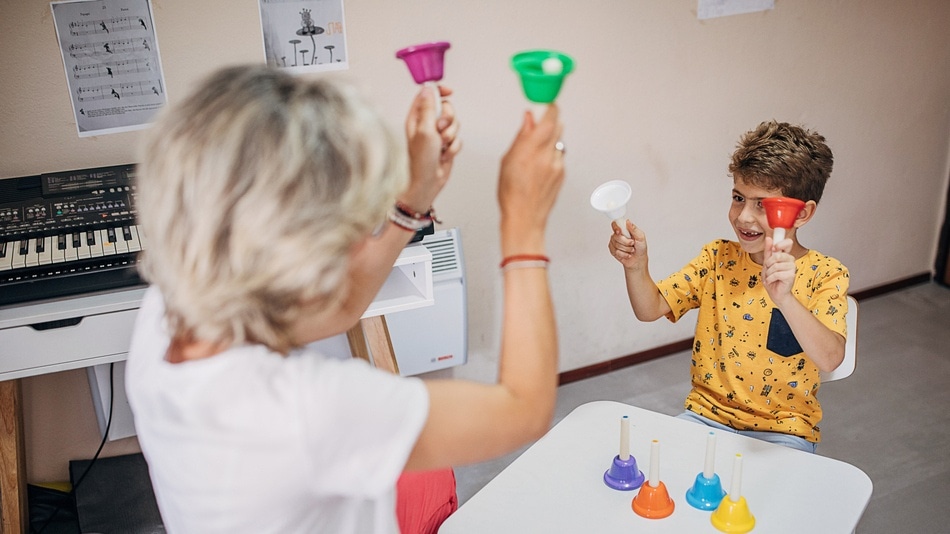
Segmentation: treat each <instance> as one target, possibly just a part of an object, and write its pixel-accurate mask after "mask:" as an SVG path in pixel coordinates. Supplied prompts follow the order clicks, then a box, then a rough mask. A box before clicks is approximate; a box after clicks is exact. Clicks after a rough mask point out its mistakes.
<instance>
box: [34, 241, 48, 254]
mask: <svg viewBox="0 0 950 534" xmlns="http://www.w3.org/2000/svg"><path fill="white" fill-rule="evenodd" d="M45 250H46V240H45V239H43V238H42V237H37V238H36V253H37V254H41V253H43V252H44V251H45Z"/></svg>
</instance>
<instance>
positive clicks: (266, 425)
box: [125, 287, 429, 534]
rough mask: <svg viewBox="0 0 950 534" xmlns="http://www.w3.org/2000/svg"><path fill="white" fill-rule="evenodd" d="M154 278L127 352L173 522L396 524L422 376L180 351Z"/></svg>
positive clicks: (182, 529) (304, 357)
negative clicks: (185, 356)
mask: <svg viewBox="0 0 950 534" xmlns="http://www.w3.org/2000/svg"><path fill="white" fill-rule="evenodd" d="M163 316H164V306H163V303H162V298H161V295H160V293H159V292H158V290H157V289H156V288H154V287H153V288H150V289H149V290H148V291H147V292H146V296H145V299H144V301H143V303H142V306H141V308H140V310H139V315H138V319H137V322H136V326H135V332H134V334H133V337H132V346H131V349H130V351H129V357H128V362H127V364H126V377H125V379H126V382H125V383H126V389H127V395H128V398H129V403H130V405H131V407H132V411H133V414H134V416H135V427H136V431H137V433H138V438H139V444H140V446H141V448H142V452H143V454H144V455H145V458H146V460H147V461H148V465H149V474H150V476H151V479H152V485H153V487H154V489H155V495H156V499H157V501H158V505H159V509H160V510H161V513H162V519H163V522H164V523H165V526H166V528H167V529H168V531H169V532H171V533H202V534H208V533H216V532H227V533H241V532H249V533H250V532H252V533H255V534H261V533H267V532H273V533H281V534H284V533H291V532H333V533H349V532H360V533H363V532H366V533H390V532H398V526H397V522H396V512H395V490H394V488H395V484H396V480H397V479H398V477H399V475H400V473H401V471H402V468H403V466H404V465H405V462H406V459H407V458H408V456H409V453H410V451H411V450H412V447H413V445H414V444H415V442H416V439H417V438H418V435H419V433H420V432H421V430H422V425H423V424H424V422H425V419H426V417H427V414H428V403H429V400H428V394H427V392H426V389H425V386H424V385H423V383H422V381H421V380H419V379H414V378H400V377H397V376H394V375H391V374H389V373H386V372H383V371H379V370H376V369H374V368H372V367H371V366H369V365H368V364H366V363H365V362H364V361H362V360H359V359H352V360H340V359H335V358H329V357H325V356H322V355H321V354H318V353H316V352H314V351H313V350H312V349H303V350H300V351H297V352H295V353H293V354H291V355H289V356H287V357H283V356H281V355H279V354H276V353H273V352H271V351H270V350H269V349H267V348H266V347H263V346H259V345H248V346H241V347H236V348H233V349H230V350H228V351H226V352H223V353H220V354H217V355H215V356H213V357H210V358H206V359H203V360H195V361H188V362H183V363H176V364H172V363H169V362H167V361H166V360H165V353H166V350H167V347H168V343H169V337H168V333H167V332H166V330H165V328H164V317H163Z"/></svg>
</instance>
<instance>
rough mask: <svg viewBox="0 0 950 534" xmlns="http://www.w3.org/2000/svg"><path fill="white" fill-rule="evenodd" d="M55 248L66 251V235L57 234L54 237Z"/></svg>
mask: <svg viewBox="0 0 950 534" xmlns="http://www.w3.org/2000/svg"><path fill="white" fill-rule="evenodd" d="M56 248H58V249H59V250H66V234H59V235H58V236H56Z"/></svg>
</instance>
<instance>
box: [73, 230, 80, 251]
mask: <svg viewBox="0 0 950 534" xmlns="http://www.w3.org/2000/svg"><path fill="white" fill-rule="evenodd" d="M81 246H82V237H81V236H80V235H79V232H73V248H79V247H81Z"/></svg>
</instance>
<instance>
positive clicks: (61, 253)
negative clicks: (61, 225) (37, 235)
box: [52, 234, 70, 264]
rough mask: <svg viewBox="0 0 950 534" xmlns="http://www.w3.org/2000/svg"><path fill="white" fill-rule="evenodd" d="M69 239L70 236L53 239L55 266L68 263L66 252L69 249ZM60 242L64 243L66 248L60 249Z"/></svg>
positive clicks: (59, 236)
mask: <svg viewBox="0 0 950 534" xmlns="http://www.w3.org/2000/svg"><path fill="white" fill-rule="evenodd" d="M69 239H70V237H69V234H60V235H58V236H56V237H54V238H53V251H52V262H53V263H54V264H55V263H63V262H65V261H66V250H67V248H68V242H69ZM60 242H62V243H63V247H64V248H59V244H60Z"/></svg>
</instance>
